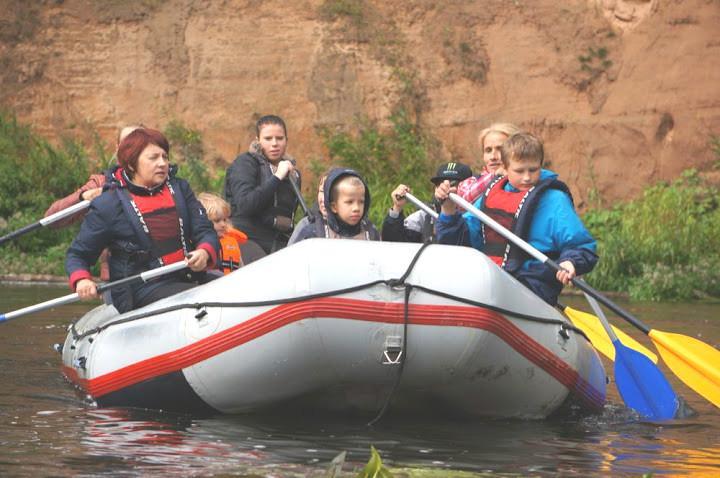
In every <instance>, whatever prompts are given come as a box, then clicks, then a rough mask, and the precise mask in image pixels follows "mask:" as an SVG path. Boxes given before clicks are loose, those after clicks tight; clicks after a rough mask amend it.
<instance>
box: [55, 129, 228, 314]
mask: <svg viewBox="0 0 720 478" xmlns="http://www.w3.org/2000/svg"><path fill="white" fill-rule="evenodd" d="M169 150H170V146H169V144H168V141H167V139H165V137H164V136H163V135H162V133H160V132H159V131H156V130H151V129H137V130H135V131H133V132H132V133H130V134H129V135H128V136H127V138H125V139H124V140H123V141H122V143H121V144H120V146H119V148H118V163H119V165H120V166H118V167H115V168H113V169H112V170H110V171H109V172H108V173H107V176H106V183H105V187H104V188H105V192H103V194H101V195H100V196H99V197H97V198H96V199H94V200H93V202H92V203H91V204H90V210H89V212H88V214H87V216H86V217H85V220H84V221H83V224H82V227H81V229H80V232H79V233H78V235H77V237H76V238H75V240H74V241H73V243H72V244H71V245H70V248H69V249H68V252H67V258H66V262H65V268H66V270H67V273H68V275H69V276H70V287H71V288H73V289H75V290H76V291H77V293H78V295H79V296H80V298H82V299H86V298H91V297H97V289H96V286H95V283H94V282H93V281H92V279H91V275H90V267H91V266H92V265H93V264H94V263H95V261H97V258H98V256H99V255H100V253H101V251H102V250H103V249H105V248H109V249H110V279H111V280H113V281H115V280H118V279H122V278H124V277H128V276H131V275H135V274H139V273H141V272H144V271H147V270H150V269H154V268H157V267H160V266H163V265H168V264H172V263H175V262H179V261H186V262H187V264H188V267H189V268H190V270H191V271H193V272H195V273H200V272H202V271H204V270H205V269H206V268H208V267H211V266H212V265H213V264H215V262H216V260H217V251H218V250H219V248H220V245H219V243H218V238H217V234H216V233H215V230H214V228H213V225H212V223H211V222H210V221H209V220H208V218H207V215H206V214H205V210H204V209H203V208H202V206H201V205H200V203H199V202H198V201H197V199H195V195H194V194H193V192H192V190H191V189H190V185H189V184H188V183H187V182H186V181H184V180H182V179H179V178H176V177H174V172H175V171H174V168H171V167H170V164H169V163H168V152H169ZM199 278H200V277H199V276H197V275H195V276H191V277H189V276H188V275H186V274H180V273H178V274H176V275H172V276H165V277H163V278H161V279H159V280H156V281H152V282H149V283H147V284H140V285H135V286H132V285H128V286H122V287H116V288H113V289H112V291H111V293H112V299H113V304H114V305H115V307H116V308H117V309H118V310H119V311H120V312H127V311H128V310H132V309H136V308H138V307H142V306H144V305H147V304H149V303H151V302H154V301H156V300H158V299H160V298H163V297H167V296H169V295H172V294H175V293H177V292H180V291H183V290H186V289H190V288H192V287H194V286H195V285H197V282H195V279H199Z"/></svg>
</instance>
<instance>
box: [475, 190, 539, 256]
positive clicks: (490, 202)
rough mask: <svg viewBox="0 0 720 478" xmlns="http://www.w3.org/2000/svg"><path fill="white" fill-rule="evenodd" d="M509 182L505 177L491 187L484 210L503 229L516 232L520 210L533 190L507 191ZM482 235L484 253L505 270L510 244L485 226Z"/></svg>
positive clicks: (487, 192)
mask: <svg viewBox="0 0 720 478" xmlns="http://www.w3.org/2000/svg"><path fill="white" fill-rule="evenodd" d="M507 182H508V179H507V177H503V178H501V179H499V180H497V181H495V183H494V184H492V185H491V186H490V188H489V189H488V190H487V191H486V193H485V200H484V201H483V207H482V209H483V212H484V213H485V214H487V215H488V216H490V217H491V218H493V219H495V220H496V221H497V222H499V223H500V224H501V225H502V226H503V227H505V228H506V229H508V230H510V231H513V232H514V228H515V224H516V223H517V219H518V216H519V215H520V210H521V209H522V207H523V205H524V203H525V199H526V198H527V196H528V194H529V193H530V191H532V188H531V189H530V190H528V191H517V192H512V191H505V189H503V188H504V187H505V185H506V184H507ZM482 235H483V239H484V242H485V245H484V248H483V252H484V253H485V255H486V256H488V257H489V258H490V259H492V260H493V262H495V263H496V264H497V265H499V266H500V267H503V268H504V267H505V264H506V263H507V259H508V256H509V253H510V246H511V244H510V242H509V241H508V240H507V239H505V238H504V237H503V236H501V235H500V234H498V233H497V232H495V231H494V230H493V228H491V227H485V224H483V225H482Z"/></svg>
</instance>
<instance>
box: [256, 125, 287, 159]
mask: <svg viewBox="0 0 720 478" xmlns="http://www.w3.org/2000/svg"><path fill="white" fill-rule="evenodd" d="M258 142H259V143H260V148H261V149H262V152H263V154H265V157H266V158H267V159H269V160H270V161H271V162H273V163H276V162H278V161H280V159H281V158H282V157H283V154H285V150H286V149H287V137H285V130H284V129H283V127H282V126H280V125H279V124H266V125H263V126H262V128H260V136H259V137H258Z"/></svg>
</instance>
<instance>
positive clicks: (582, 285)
mask: <svg viewBox="0 0 720 478" xmlns="http://www.w3.org/2000/svg"><path fill="white" fill-rule="evenodd" d="M450 199H451V200H452V201H453V202H454V203H455V204H457V205H458V206H460V207H462V208H463V209H465V210H466V211H470V212H471V213H472V214H473V215H474V216H476V217H477V218H478V219H480V220H481V221H482V222H484V223H485V224H487V225H488V226H490V227H492V228H493V229H494V230H495V232H497V233H498V234H500V235H501V236H503V237H504V238H505V239H507V240H508V241H510V242H512V243H513V244H515V245H516V246H518V247H519V248H521V249H522V250H523V251H525V252H527V253H528V254H530V255H531V256H532V257H534V258H535V259H537V260H538V261H540V262H542V263H543V264H547V265H548V266H549V267H551V268H552V269H554V270H555V271H561V270H563V269H562V267H560V265H559V264H558V263H557V262H555V261H553V260H552V259H550V258H549V257H548V256H546V255H545V254H543V253H542V252H540V251H538V250H537V249H535V248H534V247H533V246H531V245H530V244H528V243H527V242H526V241H524V240H523V239H521V238H519V237H518V236H516V235H515V234H513V233H512V232H510V231H509V230H507V229H506V228H505V227H503V226H502V225H501V224H498V222H497V221H495V220H494V219H493V218H491V217H490V216H488V215H487V214H485V213H484V212H482V211H481V210H480V209H478V208H476V207H475V206H473V205H472V204H470V203H469V202H467V201H466V200H464V199H463V198H461V197H460V196H458V195H457V194H455V193H450ZM571 282H572V283H573V285H575V286H576V287H577V288H578V289H580V290H582V291H583V292H585V293H587V294H588V295H589V296H591V297H594V298H595V299H597V301H598V302H600V303H601V304H602V305H604V306H605V307H607V308H608V309H610V310H612V311H613V312H615V313H616V314H618V315H619V316H620V317H622V318H623V319H625V320H627V321H628V322H630V323H631V324H632V325H634V326H635V327H637V328H638V329H640V330H641V331H642V332H643V333H645V334H649V333H650V328H649V327H648V326H647V325H645V324H644V323H642V322H641V321H640V320H639V319H637V318H635V317H634V316H633V315H632V314H631V313H630V312H627V311H626V310H624V309H623V308H622V307H620V306H619V305H617V304H616V303H614V302H613V301H611V300H610V299H608V298H607V297H605V296H604V295H602V294H601V293H600V292H599V291H597V290H595V289H594V288H593V287H591V286H590V285H589V284H588V283H587V282H585V281H583V280H582V279H576V278H573V279H571Z"/></svg>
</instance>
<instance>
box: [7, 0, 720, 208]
mask: <svg viewBox="0 0 720 478" xmlns="http://www.w3.org/2000/svg"><path fill="white" fill-rule="evenodd" d="M0 65H1V66H0V82H1V85H2V88H1V90H0V105H2V106H3V107H5V108H10V109H13V110H14V111H16V113H17V114H18V117H19V118H20V119H21V120H23V121H30V122H31V123H32V124H33V125H34V126H35V128H36V129H37V130H38V131H39V132H41V133H43V134H47V135H49V136H51V137H59V136H60V135H62V134H65V133H70V134H74V135H81V136H82V135H83V134H89V133H88V132H89V131H90V130H91V129H96V130H97V131H99V132H100V133H101V135H102V136H103V137H104V138H105V139H106V140H108V141H112V139H113V138H114V136H115V134H116V131H117V129H118V128H119V127H120V126H121V125H124V124H128V123H135V122H142V123H144V124H146V125H151V126H158V127H162V126H163V125H165V124H167V122H168V121H170V120H172V119H177V120H180V121H182V122H183V123H184V124H186V125H188V126H190V127H193V128H196V129H199V130H200V131H202V133H203V135H204V136H203V137H204V139H205V143H206V146H207V147H208V149H209V150H210V151H211V152H212V153H213V154H214V155H216V156H218V157H220V158H222V159H223V160H224V161H231V160H232V159H233V158H234V156H235V155H236V154H237V153H238V152H241V151H243V150H244V149H245V148H246V146H247V144H248V143H249V141H250V139H251V138H252V136H253V124H254V121H255V119H256V118H257V117H258V116H259V115H261V114H267V113H276V114H280V115H281V116H283V117H284V118H285V119H286V120H287V122H288V125H289V136H290V141H291V143H290V144H291V146H290V149H291V152H292V154H293V155H294V156H296V157H297V158H298V159H299V161H300V163H301V165H302V164H303V163H306V162H307V161H309V160H310V159H313V158H323V157H324V154H325V151H324V149H323V146H322V138H321V137H320V136H319V134H320V133H319V131H320V130H321V129H322V128H335V127H343V126H350V125H352V124H354V123H355V122H356V120H357V118H369V119H370V120H379V121H380V122H381V124H383V123H386V122H387V118H388V116H389V114H390V113H391V111H393V109H394V108H396V107H397V106H398V105H400V104H402V105H405V106H406V107H407V108H409V109H410V110H411V111H412V112H413V114H415V115H417V116H418V117H419V118H420V119H421V121H422V123H423V124H424V125H425V126H426V127H427V128H428V129H429V131H430V132H431V133H432V134H433V135H435V136H436V137H437V138H438V139H440V141H441V144H442V148H443V149H444V151H443V153H444V155H445V157H443V158H438V162H440V161H441V160H445V159H449V158H450V157H453V158H454V159H456V160H460V161H464V162H468V163H470V164H474V165H477V164H479V163H478V161H479V156H480V155H479V148H478V146H477V144H476V139H475V138H476V136H477V133H478V131H480V130H481V129H482V128H483V127H485V126H487V125H488V124H489V123H491V122H493V121H511V122H515V123H518V124H519V125H521V126H523V127H525V128H527V129H529V130H530V131H533V132H535V133H537V134H539V135H540V136H541V137H542V138H543V139H544V140H545V142H546V151H547V156H548V159H549V160H550V163H551V168H552V169H554V170H556V171H558V172H559V173H560V174H561V176H562V177H563V178H564V179H565V180H566V181H567V182H568V184H569V185H570V187H571V189H572V191H573V193H574V195H575V197H576V202H577V203H579V204H580V205H581V206H582V205H583V204H585V203H586V202H587V200H588V196H589V194H590V191H592V190H594V191H596V192H598V193H599V194H600V196H601V197H602V198H603V199H605V200H606V201H614V200H617V199H621V198H628V197H632V196H633V195H635V194H637V193H638V192H639V191H640V190H641V189H642V188H643V187H644V186H645V185H647V184H649V183H651V182H653V181H655V180H658V179H670V178H672V177H674V176H675V175H677V174H678V173H679V172H680V171H682V170H683V169H686V168H689V167H697V168H699V169H701V170H708V171H709V170H710V169H711V168H712V165H713V163H714V162H715V161H716V158H715V157H714V155H713V153H712V152H711V151H710V148H709V147H708V141H709V138H710V137H711V135H713V134H714V135H717V134H720V2H718V1H717V0H687V1H681V0H674V1H673V0H666V1H660V0H645V1H641V0H636V1H630V0H569V1H565V2H557V1H555V0H536V1H532V2H528V1H522V0H516V1H508V0H489V1H483V2H466V1H459V0H446V1H443V2H430V1H422V0H418V1H407V2H381V1H367V2H361V1H359V2H347V1H341V0H327V1H320V0H317V1H315V0H306V1H302V0H301V1H296V2H268V1H257V0H246V1H240V0H237V1H202V2H200V1H191V0H165V1H163V0H143V1H137V2H123V1H120V0H103V1H90V0H66V1H62V0H55V1H44V2H25V1H22V0H5V1H3V8H2V9H1V10H0ZM398 180H401V178H398Z"/></svg>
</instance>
